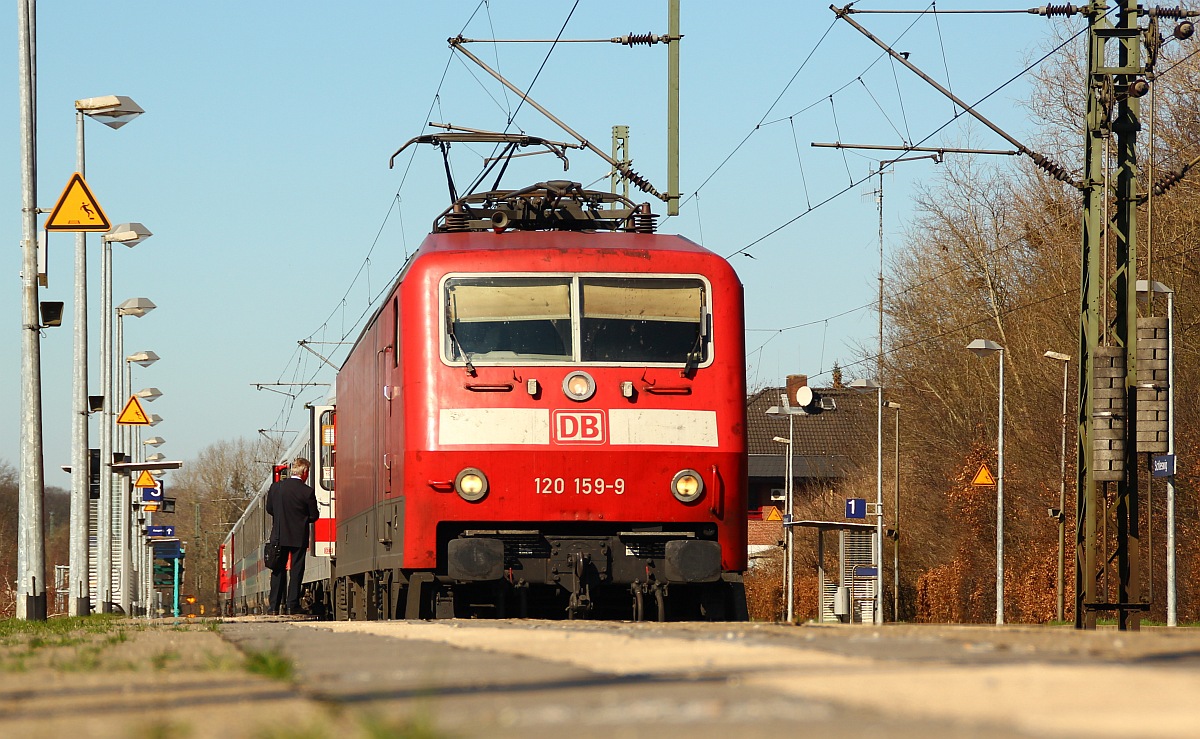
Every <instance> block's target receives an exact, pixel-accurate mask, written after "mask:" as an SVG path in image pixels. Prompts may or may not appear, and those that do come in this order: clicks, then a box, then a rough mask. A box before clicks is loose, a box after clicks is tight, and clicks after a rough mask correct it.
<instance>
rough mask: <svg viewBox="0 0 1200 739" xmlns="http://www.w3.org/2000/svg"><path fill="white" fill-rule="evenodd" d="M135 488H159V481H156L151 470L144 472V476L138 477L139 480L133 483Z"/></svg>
mask: <svg viewBox="0 0 1200 739" xmlns="http://www.w3.org/2000/svg"><path fill="white" fill-rule="evenodd" d="M133 486H134V487H135V488H157V487H158V480H155V479H154V475H152V474H150V470H142V474H140V475H138V479H137V481H136V482H134V483H133Z"/></svg>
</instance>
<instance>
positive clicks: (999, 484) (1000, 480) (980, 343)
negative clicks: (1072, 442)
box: [967, 339, 1004, 625]
mask: <svg viewBox="0 0 1200 739" xmlns="http://www.w3.org/2000/svg"><path fill="white" fill-rule="evenodd" d="M967 349H968V350H970V351H971V352H972V353H974V354H975V356H977V357H987V356H989V355H992V354H999V355H1000V411H999V421H998V423H997V435H996V436H997V441H996V624H997V625H1003V624H1004V347H1002V346H1000V345H999V344H997V343H996V342H994V341H988V340H987V339H975V340H974V341H972V342H971V343H970V344H967Z"/></svg>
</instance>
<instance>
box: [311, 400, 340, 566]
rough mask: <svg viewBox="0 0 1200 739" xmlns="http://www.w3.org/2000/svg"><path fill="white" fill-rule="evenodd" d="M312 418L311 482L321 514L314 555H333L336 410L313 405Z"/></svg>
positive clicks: (335, 514)
mask: <svg viewBox="0 0 1200 739" xmlns="http://www.w3.org/2000/svg"><path fill="white" fill-rule="evenodd" d="M312 421H313V429H312V438H313V439H314V442H313V457H314V459H313V460H312V463H313V464H312V475H311V477H310V479H309V481H310V482H311V483H312V486H313V490H314V491H315V492H316V494H317V512H318V513H320V514H321V517H320V518H318V519H317V523H316V525H315V526H313V554H315V555H316V556H318V557H333V556H336V555H337V550H336V543H337V510H336V507H335V504H334V500H335V495H334V479H335V466H336V465H335V462H334V459H335V451H336V441H337V411H336V410H335V409H334V406H332V405H314V406H313V407H312Z"/></svg>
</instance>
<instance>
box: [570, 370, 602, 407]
mask: <svg viewBox="0 0 1200 739" xmlns="http://www.w3.org/2000/svg"><path fill="white" fill-rule="evenodd" d="M563 392H564V393H566V395H567V397H568V398H570V399H571V400H587V399H588V398H590V397H592V395H594V394H595V393H596V381H595V380H593V379H592V376H591V375H589V374H588V373H586V372H582V371H575V372H572V373H571V374H569V375H567V376H566V377H564V378H563Z"/></svg>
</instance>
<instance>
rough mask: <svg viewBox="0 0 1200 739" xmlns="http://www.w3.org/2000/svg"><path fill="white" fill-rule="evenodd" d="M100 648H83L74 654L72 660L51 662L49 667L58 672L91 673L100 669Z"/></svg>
mask: <svg viewBox="0 0 1200 739" xmlns="http://www.w3.org/2000/svg"><path fill="white" fill-rule="evenodd" d="M102 649H103V648H102V647H96V646H91V647H83V648H82V649H79V650H77V651H76V652H75V654H74V657H73V658H69V659H63V660H60V659H54V660H51V662H50V666H51V667H53V668H54V669H56V670H58V671H60V672H92V671H93V670H98V669H99V668H100V652H101V651H102Z"/></svg>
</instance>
